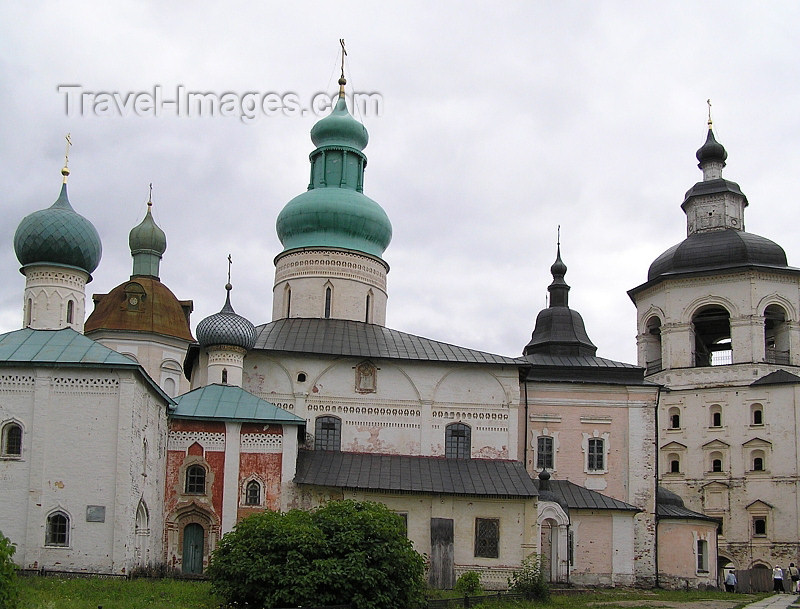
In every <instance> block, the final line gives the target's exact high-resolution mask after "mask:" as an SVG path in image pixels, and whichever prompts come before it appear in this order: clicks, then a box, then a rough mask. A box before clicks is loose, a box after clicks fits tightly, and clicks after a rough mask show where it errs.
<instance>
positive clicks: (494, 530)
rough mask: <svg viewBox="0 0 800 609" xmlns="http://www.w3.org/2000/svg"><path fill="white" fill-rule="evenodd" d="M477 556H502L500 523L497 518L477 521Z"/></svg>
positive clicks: (478, 519) (477, 519)
mask: <svg viewBox="0 0 800 609" xmlns="http://www.w3.org/2000/svg"><path fill="white" fill-rule="evenodd" d="M475 556H480V557H483V558H498V557H499V556H500V521H499V520H498V519H497V518H476V519H475Z"/></svg>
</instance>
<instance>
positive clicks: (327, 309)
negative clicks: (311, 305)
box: [325, 286, 333, 319]
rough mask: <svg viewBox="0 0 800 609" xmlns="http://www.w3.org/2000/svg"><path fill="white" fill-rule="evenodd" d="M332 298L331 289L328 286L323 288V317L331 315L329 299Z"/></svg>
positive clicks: (326, 317) (327, 317) (328, 317)
mask: <svg viewBox="0 0 800 609" xmlns="http://www.w3.org/2000/svg"><path fill="white" fill-rule="evenodd" d="M332 298H333V291H332V290H331V288H330V286H328V287H326V288H325V319H330V317H331V299H332Z"/></svg>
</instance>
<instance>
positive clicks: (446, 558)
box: [428, 518, 456, 590]
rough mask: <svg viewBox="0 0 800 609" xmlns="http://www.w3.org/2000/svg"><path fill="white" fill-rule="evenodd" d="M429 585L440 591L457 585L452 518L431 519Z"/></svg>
mask: <svg viewBox="0 0 800 609" xmlns="http://www.w3.org/2000/svg"><path fill="white" fill-rule="evenodd" d="M428 583H430V585H431V587H433V588H437V589H439V590H450V589H452V588H453V586H454V585H455V583H456V571H455V564H454V559H453V519H452V518H431V567H430V571H429V573H428Z"/></svg>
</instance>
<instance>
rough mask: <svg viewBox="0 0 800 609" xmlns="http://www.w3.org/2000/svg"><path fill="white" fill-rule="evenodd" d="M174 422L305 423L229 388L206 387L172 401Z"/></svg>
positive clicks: (227, 386) (240, 389)
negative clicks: (220, 420)
mask: <svg viewBox="0 0 800 609" xmlns="http://www.w3.org/2000/svg"><path fill="white" fill-rule="evenodd" d="M175 402H176V403H177V407H176V408H175V410H174V411H173V412H172V413H171V415H172V417H173V418H176V419H204V420H209V419H224V420H226V421H241V422H245V421H247V422H257V423H282V424H284V423H288V424H290V425H305V423H306V422H305V419H301V418H300V417H298V416H296V415H294V414H292V413H291V412H287V411H286V410H284V409H283V408H279V407H278V406H276V405H275V404H272V403H270V402H267V401H266V400H262V399H261V398H260V397H258V396H255V395H253V394H252V393H249V392H248V391H245V390H244V389H242V388H241V387H234V386H233V385H216V384H214V385H207V386H205V387H200V388H198V389H194V390H192V391H189V392H188V393H184V394H183V395H180V396H178V397H177V398H175Z"/></svg>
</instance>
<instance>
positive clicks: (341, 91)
mask: <svg viewBox="0 0 800 609" xmlns="http://www.w3.org/2000/svg"><path fill="white" fill-rule="evenodd" d="M339 44H340V45H342V75H341V76H339V97H344V86H345V85H346V84H347V79H346V78H345V77H344V58H345V57H347V49H345V48H344V38H339Z"/></svg>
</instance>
